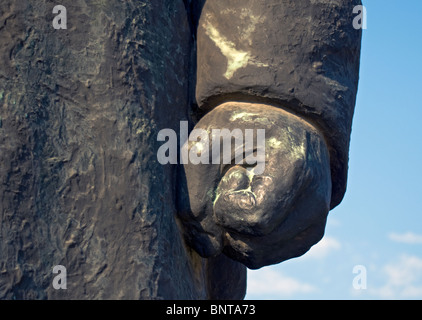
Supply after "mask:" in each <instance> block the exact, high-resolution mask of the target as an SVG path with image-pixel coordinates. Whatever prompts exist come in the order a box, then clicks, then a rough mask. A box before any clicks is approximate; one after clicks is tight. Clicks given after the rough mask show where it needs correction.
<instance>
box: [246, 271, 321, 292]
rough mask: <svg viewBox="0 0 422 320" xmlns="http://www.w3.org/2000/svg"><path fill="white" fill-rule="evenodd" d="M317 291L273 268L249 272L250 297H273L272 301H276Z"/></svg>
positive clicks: (248, 289)
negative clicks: (279, 297) (278, 298)
mask: <svg viewBox="0 0 422 320" xmlns="http://www.w3.org/2000/svg"><path fill="white" fill-rule="evenodd" d="M315 291H316V288H315V287H314V286H312V285H310V284H307V283H304V282H301V281H299V280H296V279H294V278H292V277H288V276H286V275H284V274H283V273H282V272H280V271H278V270H277V271H276V270H274V269H272V268H271V267H267V268H262V269H260V270H248V287H247V292H248V295H249V296H251V295H252V296H255V295H260V296H265V295H271V297H272V299H276V298H277V296H283V297H286V296H291V295H294V294H303V293H310V292H315Z"/></svg>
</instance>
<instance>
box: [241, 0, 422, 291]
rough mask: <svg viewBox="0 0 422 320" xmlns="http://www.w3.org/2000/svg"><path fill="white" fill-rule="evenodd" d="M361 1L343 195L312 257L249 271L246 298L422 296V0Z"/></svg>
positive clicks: (307, 255) (309, 255)
mask: <svg viewBox="0 0 422 320" xmlns="http://www.w3.org/2000/svg"><path fill="white" fill-rule="evenodd" d="M364 5H365V7H366V8H367V29H366V30H364V32H363V42H362V59H361V70H360V82H359V92H358V97H357V103H356V111H355V117H354V121H353V131H352V140H351V147H350V161H349V181H348V187H347V192H346V196H345V198H344V200H343V202H342V203H341V204H340V205H339V206H338V207H337V208H335V209H334V210H333V211H331V212H330V214H329V218H328V222H327V228H326V233H325V236H324V239H323V240H322V241H321V242H320V243H318V244H317V245H316V246H314V247H313V248H312V249H311V250H310V251H309V252H308V253H307V254H306V255H304V256H302V257H300V258H296V259H292V260H289V261H285V262H283V263H281V264H279V265H275V266H270V267H265V268H262V269H260V270H257V271H250V270H248V291H247V295H246V299H422V199H421V198H422V197H421V196H422V172H421V170H422V166H421V164H422V161H421V160H422V139H421V138H422V129H421V121H422V1H420V0H406V1H402V2H397V1H392V0H366V1H364ZM357 265H361V266H364V267H365V269H366V289H355V288H354V287H353V281H354V278H355V277H356V276H363V274H362V273H355V274H354V273H353V268H354V267H355V266H357Z"/></svg>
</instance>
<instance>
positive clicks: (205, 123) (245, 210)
mask: <svg viewBox="0 0 422 320" xmlns="http://www.w3.org/2000/svg"><path fill="white" fill-rule="evenodd" d="M195 129H201V130H202V132H204V131H206V132H208V133H209V137H210V138H209V139H208V140H207V141H206V143H204V139H189V140H188V141H187V142H186V144H185V146H184V147H185V148H187V150H188V151H189V152H191V153H192V151H194V153H195V154H201V155H202V156H204V155H205V157H208V158H209V161H204V162H203V163H198V162H196V163H195V164H194V163H192V162H191V161H188V162H187V163H186V164H185V165H184V169H185V174H186V182H187V188H188V193H189V206H188V207H187V208H185V209H184V210H181V212H179V217H180V218H181V220H182V222H183V224H184V227H185V228H184V230H185V238H186V240H187V242H188V243H189V245H190V246H191V247H193V248H194V249H195V250H196V251H197V252H198V253H199V254H200V255H202V256H204V257H210V256H216V255H218V254H220V253H221V252H223V253H225V254H226V255H227V256H229V257H230V258H232V259H234V260H237V261H239V262H241V263H243V264H245V265H246V266H247V267H249V268H252V269H254V268H260V267H262V266H264V265H269V264H275V263H278V262H281V261H284V260H286V259H290V258H293V257H297V256H300V255H302V254H304V253H305V252H306V251H307V250H309V248H310V247H311V246H312V245H314V244H315V243H316V242H318V241H319V240H320V239H321V238H322V236H323V234H324V229H325V222H326V217H327V214H328V211H329V209H330V201H331V176H330V158H329V153H328V150H327V145H326V143H325V141H324V138H323V137H322V135H321V134H320V133H319V132H318V130H317V129H316V128H315V127H314V126H313V125H312V124H310V123H308V122H306V121H304V120H303V119H301V118H299V117H298V116H296V115H294V114H292V113H289V112H287V111H285V110H283V109H281V108H276V107H273V106H269V105H264V104H257V103H240V102H228V103H224V104H222V105H220V106H218V107H217V108H215V109H213V110H212V111H210V112H209V113H208V114H207V115H205V116H204V117H203V118H202V119H201V120H200V121H199V122H198V123H197V125H196V126H195ZM224 129H228V130H225V131H223V130H224ZM215 130H219V131H217V132H219V133H221V132H226V133H227V132H230V133H231V135H230V136H229V137H227V136H221V138H222V139H218V140H216V139H212V138H211V137H213V132H214V131H215ZM239 132H241V133H243V139H241V138H242V137H239V136H238V135H236V134H235V133H237V134H238V133H239ZM246 133H248V134H249V135H247V134H246ZM260 133H265V135H262V134H260ZM251 139H252V140H253V141H251ZM227 142H229V143H230V142H232V143H231V145H230V146H231V149H230V152H229V154H228V155H227V152H223V151H227V150H224V148H225V147H226V146H227ZM236 142H240V143H241V145H239V143H236ZM204 148H207V150H204ZM239 150H241V152H239ZM216 151H221V152H217V155H219V157H220V158H219V159H216ZM227 158H229V161H227ZM202 159H203V158H202ZM251 159H252V160H254V162H253V161H251ZM217 160H220V161H217Z"/></svg>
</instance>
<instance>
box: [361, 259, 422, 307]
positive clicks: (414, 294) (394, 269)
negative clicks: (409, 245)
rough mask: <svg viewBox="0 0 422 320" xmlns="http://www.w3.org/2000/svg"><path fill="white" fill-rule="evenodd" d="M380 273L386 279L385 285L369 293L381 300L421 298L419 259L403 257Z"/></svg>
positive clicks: (420, 261) (421, 280)
mask: <svg viewBox="0 0 422 320" xmlns="http://www.w3.org/2000/svg"><path fill="white" fill-rule="evenodd" d="M382 273H383V275H384V276H385V277H386V283H385V285H383V286H382V287H379V288H374V289H370V290H369V293H371V294H374V295H377V296H379V297H380V298H383V299H398V298H402V299H411V298H418V299H421V298H422V259H421V258H419V257H416V256H409V255H403V256H401V257H400V259H399V260H398V261H397V262H394V263H390V264H387V265H385V266H384V267H383V268H382ZM368 289H369V288H368Z"/></svg>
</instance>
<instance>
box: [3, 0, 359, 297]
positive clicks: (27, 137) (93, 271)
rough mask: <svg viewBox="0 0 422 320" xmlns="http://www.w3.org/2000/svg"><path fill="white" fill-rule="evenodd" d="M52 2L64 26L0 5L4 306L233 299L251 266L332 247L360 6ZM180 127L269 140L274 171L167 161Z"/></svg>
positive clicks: (36, 10) (39, 13)
mask: <svg viewBox="0 0 422 320" xmlns="http://www.w3.org/2000/svg"><path fill="white" fill-rule="evenodd" d="M60 4H61V5H63V6H64V7H66V9H67V10H66V14H67V28H66V29H55V28H53V27H52V23H51V22H52V21H53V19H54V16H55V15H54V14H53V12H52V10H53V6H54V5H53V4H49V3H46V2H44V1H41V0H39V1H35V2H34V1H27V0H23V1H19V2H17V1H14V0H5V1H3V2H2V4H1V5H0V16H1V17H3V19H4V24H3V26H2V27H1V29H0V35H1V36H0V65H1V66H2V67H1V68H0V106H1V107H0V123H1V125H0V199H1V200H0V212H1V218H0V223H1V225H0V239H1V241H0V297H1V298H3V299H30V298H32V299H80V298H83V299H110V298H111V299H240V298H243V296H244V295H245V290H246V289H245V288H246V267H245V266H247V267H250V268H259V267H262V266H264V265H269V264H274V263H279V262H281V261H283V260H286V259H290V258H292V257H296V256H299V255H302V254H304V253H305V252H306V251H307V250H308V249H309V248H310V247H311V246H312V245H313V244H315V243H316V242H318V241H319V240H320V239H321V238H322V236H323V233H324V228H325V221H326V217H327V214H328V211H329V210H330V209H332V208H334V207H335V206H337V205H338V204H339V203H340V202H341V200H342V198H343V195H344V192H345V189H346V178H347V163H348V149H349V141H350V131H351V124H352V117H353V110H354V105H355V97H356V92H357V84H358V74H359V57H360V39H361V31H360V30H356V29H354V28H353V18H354V13H353V8H354V7H355V6H356V5H359V4H360V1H359V0H338V1H323V0H300V1H299V0H207V1H205V0H185V1H182V0H156V1H146V0H140V1H114V0H111V1H104V2H90V1H83V0H76V1H72V2H70V1H67V0H63V1H61V3H60ZM181 122H183V123H185V124H187V126H188V131H189V132H191V131H192V130H194V129H198V130H199V129H201V130H204V131H205V132H211V131H212V130H213V129H217V130H221V129H228V130H229V131H230V132H232V133H233V130H235V129H240V130H241V131H242V132H246V130H248V129H254V130H255V131H254V132H255V135H254V138H257V136H256V135H257V133H256V132H257V130H260V129H264V130H265V155H264V156H263V157H256V159H258V158H259V159H258V160H257V161H258V162H259V161H261V162H262V163H264V164H265V169H264V170H263V172H258V170H256V167H257V165H258V163H257V164H256V165H251V164H249V163H247V162H246V161H245V162H244V163H243V164H236V163H232V162H230V163H222V162H220V163H218V161H216V162H215V163H213V162H212V161H211V162H210V163H208V164H199V165H195V164H193V163H191V162H189V161H187V162H186V163H181V162H180V161H177V163H169V164H165V165H163V164H161V163H160V162H159V161H158V159H157V153H158V151H159V149H160V147H162V145H163V140H160V139H157V137H158V135H159V133H160V131H161V130H163V129H171V130H174V131H175V132H181V131H180V124H181ZM186 139H187V137H184V139H182V142H181V143H179V145H178V146H177V148H178V149H179V150H181V149H183V148H187V149H186V150H188V151H189V150H199V149H198V148H199V146H198V145H197V143H198V142H195V141H190V140H186ZM183 141H185V142H186V143H183ZM207 147H208V148H209V149H210V150H211V149H212V148H213V143H210V144H208V145H207ZM214 147H215V142H214ZM195 148H196V149H195ZM217 148H218V147H217ZM257 148H259V146H254V147H251V148H250V150H249V156H251V157H254V156H257V154H258V153H259V150H258V149H257ZM245 157H246V155H245ZM177 160H178V158H177ZM254 170H255V171H254ZM57 265H61V266H64V267H65V268H66V271H67V286H66V289H56V288H54V287H53V285H52V282H53V278H54V274H53V273H52V270H53V268H54V267H55V266H57Z"/></svg>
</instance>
